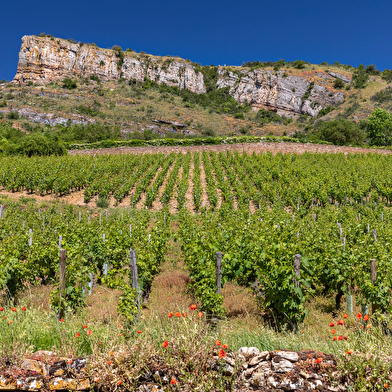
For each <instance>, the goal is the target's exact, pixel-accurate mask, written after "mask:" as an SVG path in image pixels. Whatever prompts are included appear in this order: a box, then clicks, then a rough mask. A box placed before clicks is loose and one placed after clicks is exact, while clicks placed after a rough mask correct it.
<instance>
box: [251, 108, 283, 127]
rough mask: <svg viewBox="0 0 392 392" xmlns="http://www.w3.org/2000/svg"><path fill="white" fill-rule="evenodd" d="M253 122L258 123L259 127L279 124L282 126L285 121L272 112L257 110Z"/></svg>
mask: <svg viewBox="0 0 392 392" xmlns="http://www.w3.org/2000/svg"><path fill="white" fill-rule="evenodd" d="M255 120H256V121H257V122H258V123H260V125H265V124H269V123H279V124H282V123H283V122H284V120H285V118H284V117H281V116H279V115H278V114H276V113H275V112H273V111H272V110H264V109H259V110H258V111H257V114H256V117H255Z"/></svg>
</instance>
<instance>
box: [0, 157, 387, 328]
mask: <svg viewBox="0 0 392 392" xmlns="http://www.w3.org/2000/svg"><path fill="white" fill-rule="evenodd" d="M391 169H392V159H391V158H390V157H389V156H387V155H385V156H383V155H375V154H356V155H355V154H353V155H347V156H346V155H344V154H319V155H316V154H302V155H295V154H294V155H292V154H285V155H282V154H277V155H275V156H274V155H272V154H270V153H268V154H258V155H256V154H252V155H248V154H246V153H243V154H239V153H238V152H233V153H232V152H226V153H223V152H219V153H216V152H206V151H203V152H201V153H199V152H195V153H193V154H191V153H190V152H188V153H186V154H177V155H176V154H174V153H171V154H169V155H164V154H149V155H142V156H139V155H121V156H116V155H113V156H110V155H108V156H94V157H91V156H68V157H61V158H58V157H50V158H2V165H1V172H0V185H1V186H2V187H3V188H4V189H5V190H6V191H8V192H24V193H28V194H35V195H41V196H45V195H55V196H56V197H59V198H61V197H62V196H64V195H67V194H69V193H73V192H83V195H84V201H85V202H86V203H88V202H89V201H90V200H91V199H92V198H93V197H98V198H99V199H103V200H108V199H109V198H111V197H112V198H114V199H115V201H116V203H117V204H118V205H121V206H123V207H125V208H120V209H113V210H110V213H109V216H108V212H107V211H103V210H101V211H100V212H96V211H93V210H86V208H85V207H84V208H83V207H81V208H78V209H76V208H75V210H74V207H72V206H69V207H64V208H65V210H64V208H63V210H64V211H63V210H61V209H60V210H59V209H58V208H56V207H53V206H52V207H51V208H50V209H49V208H46V209H45V210H42V211H41V210H37V208H35V209H34V210H32V209H31V208H32V207H29V208H23V207H21V205H20V203H19V204H18V203H10V204H8V205H7V206H6V208H5V209H4V211H3V210H2V211H1V214H2V218H1V221H0V230H1V231H0V240H1V242H0V244H1V245H0V258H1V264H0V278H1V285H2V287H5V288H6V289H7V294H8V295H9V296H10V297H11V298H15V296H16V295H17V293H18V292H19V291H20V290H22V289H23V286H24V285H25V284H26V281H28V282H31V283H34V284H47V283H48V282H52V283H53V282H54V283H56V282H57V273H58V252H59V248H61V247H63V248H65V249H67V252H68V253H67V258H68V259H67V288H66V292H67V295H66V300H65V301H66V302H65V305H64V306H67V308H68V309H69V310H72V309H75V308H77V307H78V306H82V305H83V299H84V298H85V295H86V287H87V286H88V285H89V284H90V285H91V280H92V278H91V276H92V275H94V277H96V279H98V281H99V282H101V281H102V282H106V283H107V285H108V286H109V287H112V288H119V289H121V290H122V291H123V293H124V294H123V297H122V298H121V299H120V301H119V311H121V312H122V313H123V315H124V316H125V317H126V318H127V319H128V320H131V319H132V315H133V314H134V312H135V309H134V307H132V306H129V304H131V303H132V301H133V300H134V297H135V293H134V292H133V290H132V289H131V288H130V286H129V284H128V283H129V282H130V280H129V278H128V277H127V276H126V275H127V274H128V272H126V271H128V270H127V269H126V266H128V264H129V259H128V257H129V256H128V252H129V249H131V248H132V249H134V250H135V251H136V254H137V258H138V265H139V280H140V282H139V285H140V287H141V291H142V293H143V297H144V298H145V299H146V298H147V297H148V293H149V290H150V287H151V282H152V280H153V278H154V276H155V275H156V274H157V273H158V271H159V266H160V264H161V263H162V261H163V260H164V258H165V254H166V253H167V251H168V245H167V244H168V241H169V239H170V238H172V239H174V240H176V241H178V242H179V243H180V244H181V247H182V254H183V258H184V261H185V263H186V265H187V268H188V271H189V275H190V278H191V283H190V287H191V289H192V292H193V293H194V296H195V297H196V298H197V299H198V300H199V301H200V303H201V304H202V306H203V310H204V311H206V312H207V313H208V314H212V315H216V316H222V315H223V314H224V308H223V307H222V303H223V299H222V295H220V294H218V293H217V292H216V291H217V289H216V271H215V263H216V253H217V252H222V253H223V262H222V276H221V278H222V283H223V284H224V283H226V282H230V281H235V282H237V283H238V284H240V285H242V286H245V287H251V288H253V289H254V291H255V292H256V293H258V294H259V296H260V299H262V301H263V303H264V307H265V309H266V310H267V313H269V316H270V317H271V319H273V320H274V323H275V324H276V325H277V326H280V325H285V324H288V325H289V326H290V327H291V328H293V329H296V326H297V325H298V324H299V323H301V322H302V321H303V319H304V317H305V314H306V306H305V304H306V301H307V300H308V298H309V297H310V296H313V295H316V294H317V295H323V296H330V295H332V296H334V297H335V303H336V309H340V307H341V306H342V304H341V301H342V297H343V296H344V295H345V296H346V297H349V298H352V296H353V295H354V296H356V299H357V301H356V302H357V303H358V304H362V305H363V306H364V308H365V309H366V306H367V305H370V304H372V305H373V307H374V309H379V310H383V311H386V310H387V309H388V308H389V306H390V301H391V298H390V296H391V294H390V287H391V284H392V282H391V276H392V275H391V272H392V271H391V266H390V263H389V261H388V260H389V255H390V251H391V250H390V242H389V238H390V234H391V233H392V229H391V225H390V221H391V220H392V219H391V213H390V210H389V205H390V202H391V199H392V180H391V179H390V178H388V177H386V176H385V173H389V172H391ZM173 204H174V205H175V206H176V208H175V210H176V212H178V214H177V215H173V214H171V213H170V212H173ZM153 207H155V208H153ZM150 210H153V211H150ZM120 211H121V212H120ZM156 211H159V212H156ZM173 219H175V220H179V230H178V231H173V230H172V229H171V226H170V221H171V220H173ZM59 239H60V240H59ZM59 241H60V243H59ZM296 254H297V255H300V256H301V257H302V261H301V266H300V271H297V272H296V274H297V275H298V276H297V275H295V276H294V268H293V260H294V256H295V255H296ZM370 259H376V261H377V280H376V282H374V281H371V276H370V266H369V262H370ZM296 276H297V278H296ZM58 290H59V289H58V287H56V288H55V290H54V291H53V293H52V296H53V301H52V303H53V307H54V308H56V306H58V305H59V304H58ZM127 301H128V302H127Z"/></svg>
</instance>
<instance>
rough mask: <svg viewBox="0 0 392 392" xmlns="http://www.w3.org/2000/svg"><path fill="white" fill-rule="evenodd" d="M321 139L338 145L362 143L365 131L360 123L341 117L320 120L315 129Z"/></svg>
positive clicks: (316, 134)
mask: <svg viewBox="0 0 392 392" xmlns="http://www.w3.org/2000/svg"><path fill="white" fill-rule="evenodd" d="M314 134H315V136H316V137H318V138H319V139H320V140H326V141H328V142H331V143H333V144H335V145H338V146H343V145H347V144H355V145H358V144H361V143H362V142H363V141H364V140H365V131H364V130H363V129H362V128H361V126H360V125H359V124H356V123H354V122H352V121H349V120H346V119H343V118H340V119H336V120H332V121H320V122H319V123H318V124H317V125H316V127H315V130H314Z"/></svg>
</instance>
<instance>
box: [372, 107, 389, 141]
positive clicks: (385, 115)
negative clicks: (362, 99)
mask: <svg viewBox="0 0 392 392" xmlns="http://www.w3.org/2000/svg"><path fill="white" fill-rule="evenodd" d="M368 134H369V138H370V142H371V144H373V145H376V146H390V145H391V143H392V114H390V113H389V112H387V111H386V110H384V109H381V108H378V109H375V110H374V111H373V113H372V115H371V116H370V117H369V119H368Z"/></svg>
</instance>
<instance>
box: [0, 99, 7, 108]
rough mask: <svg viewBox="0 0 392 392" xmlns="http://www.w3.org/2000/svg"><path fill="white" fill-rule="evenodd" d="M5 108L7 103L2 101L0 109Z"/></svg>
mask: <svg viewBox="0 0 392 392" xmlns="http://www.w3.org/2000/svg"><path fill="white" fill-rule="evenodd" d="M6 106H7V101H6V100H5V99H4V100H3V101H2V102H0V108H5V107H6Z"/></svg>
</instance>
